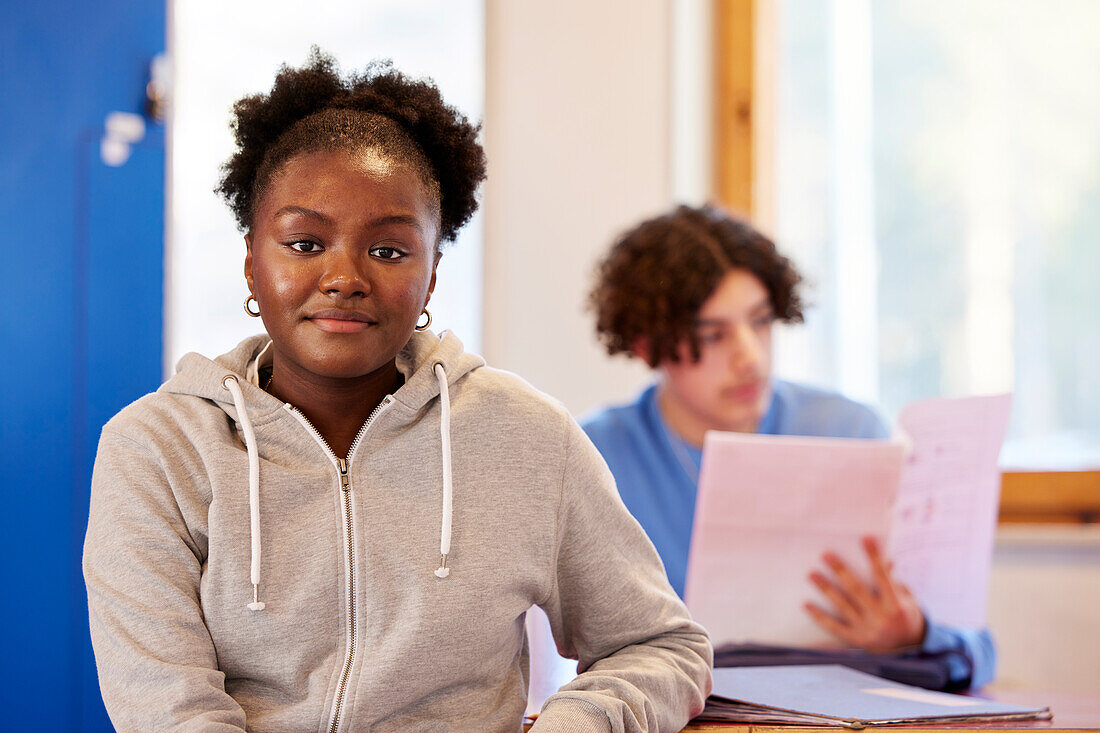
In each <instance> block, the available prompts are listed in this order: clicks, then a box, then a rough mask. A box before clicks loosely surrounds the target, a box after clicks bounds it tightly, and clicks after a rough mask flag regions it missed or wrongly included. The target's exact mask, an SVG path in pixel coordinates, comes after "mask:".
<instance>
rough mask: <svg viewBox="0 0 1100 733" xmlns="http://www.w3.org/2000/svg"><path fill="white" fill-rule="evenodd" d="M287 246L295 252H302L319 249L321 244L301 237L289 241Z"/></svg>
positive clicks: (318, 250) (306, 252)
mask: <svg viewBox="0 0 1100 733" xmlns="http://www.w3.org/2000/svg"><path fill="white" fill-rule="evenodd" d="M287 246H288V247H290V248H291V249H292V250H294V251H295V252H302V253H304V254H308V253H310V252H320V251H321V245H319V244H317V243H316V242H310V241H309V240H306V239H302V240H299V241H297V242H291V243H290V244H288V245H287Z"/></svg>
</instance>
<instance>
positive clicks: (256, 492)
mask: <svg viewBox="0 0 1100 733" xmlns="http://www.w3.org/2000/svg"><path fill="white" fill-rule="evenodd" d="M222 384H223V385H224V386H225V388H226V389H228V390H229V393H230V394H232V395H233V404H234V406H236V408H237V422H239V423H240V424H241V432H243V433H244V445H245V448H246V449H247V450H248V516H249V520H250V526H249V531H250V533H251V535H252V570H251V577H252V603H249V604H248V609H249V610H250V611H262V610H264V605H265V604H264V603H263V602H262V601H260V454H259V452H258V451H257V450H256V433H255V432H253V430H252V421H251V420H249V419H248V412H247V411H246V410H245V409H244V395H243V394H242V393H241V385H240V384H238V383H237V378H236V377H235V376H233V375H232V374H230V375H229V376H227V377H226V378H225V379H223V380H222Z"/></svg>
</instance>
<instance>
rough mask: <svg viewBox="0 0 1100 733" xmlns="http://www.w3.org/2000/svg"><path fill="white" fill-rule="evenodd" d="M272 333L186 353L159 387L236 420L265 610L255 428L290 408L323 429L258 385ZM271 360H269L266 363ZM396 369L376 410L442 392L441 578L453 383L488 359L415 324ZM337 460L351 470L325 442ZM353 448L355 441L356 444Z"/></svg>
mask: <svg viewBox="0 0 1100 733" xmlns="http://www.w3.org/2000/svg"><path fill="white" fill-rule="evenodd" d="M270 346H271V338H270V337H269V336H267V335H261V336H253V337H252V338H249V339H245V340H244V341H243V342H241V343H240V344H239V345H238V346H237V348H235V349H233V350H232V351H230V352H229V353H227V354H223V355H222V356H219V357H218V358H217V359H214V360H213V361H211V360H210V359H207V358H206V357H203V356H200V355H199V354H195V353H190V354H187V355H185V356H184V357H183V358H182V359H180V361H179V364H178V365H177V366H176V375H175V376H174V377H172V379H170V380H169V381H168V382H167V383H165V384H164V386H162V387H161V388H160V391H161V392H165V393H168V394H178V395H190V396H195V397H200V398H202V399H206V400H210V401H212V402H214V403H215V404H217V405H218V406H219V407H220V408H221V409H222V410H224V411H225V413H226V414H227V415H228V416H229V417H230V419H232V420H233V421H234V422H236V423H237V425H238V427H239V430H240V434H241V437H242V439H243V441H244V444H245V449H246V452H247V455H248V500H249V501H248V503H249V535H250V540H251V564H250V565H251V568H250V580H251V583H252V602H251V603H249V604H248V608H249V610H251V611H262V610H264V608H265V605H266V604H264V603H263V602H262V601H261V600H260V582H261V567H262V564H261V553H262V543H261V537H260V534H261V532H260V482H261V476H260V458H259V447H258V445H257V439H256V433H255V431H254V430H253V427H252V422H253V420H254V419H257V418H259V419H263V420H266V419H267V418H268V417H270V416H271V414H272V413H273V412H278V411H279V410H285V411H287V412H288V413H290V414H291V415H293V416H294V418H295V419H297V420H298V421H299V422H301V423H302V425H303V426H304V427H305V428H306V430H307V431H309V432H310V433H312V434H313V435H314V436H315V437H316V438H317V439H318V440H319V442H321V443H324V439H323V437H322V436H321V435H320V433H318V432H317V430H316V428H315V427H314V426H313V425H311V424H310V423H309V421H308V420H307V419H306V417H305V415H303V414H302V413H301V412H300V411H299V410H297V409H295V408H294V406H293V405H291V404H289V403H284V402H281V401H280V400H278V399H276V398H275V397H273V396H272V395H270V394H268V393H267V392H265V391H264V390H263V389H261V388H260V386H259V380H258V378H257V377H258V373H259V370H260V368H261V367H263V366H265V365H266V363H270V360H271V354H270V351H271V350H270ZM265 362H266V363H265ZM396 362H397V369H398V371H399V372H401V374H402V376H404V378H405V383H404V384H403V385H402V386H401V387H400V388H399V389H398V390H397V391H396V392H395V393H394V394H393V395H388V396H387V397H386V398H385V399H384V400H383V401H382V402H381V403H380V404H379V406H378V409H377V410H375V412H374V414H372V416H371V418H369V419H368V422H370V420H371V419H373V417H374V415H377V414H378V412H379V411H380V410H381V409H383V408H384V407H386V406H387V405H389V404H390V403H391V402H400V403H401V404H403V405H404V406H405V407H406V408H408V409H410V410H411V411H413V412H418V411H419V410H420V409H421V408H423V407H424V406H425V405H427V404H428V403H429V402H431V401H432V400H434V399H435V398H436V397H439V398H440V419H439V423H440V424H439V432H440V445H441V449H442V456H441V458H442V465H443V472H442V487H441V489H442V491H441V495H442V509H441V521H440V525H441V526H440V530H439V555H440V557H439V567H438V568H437V569H436V571H435V575H436V577H438V578H446V577H448V575H450V569H449V568H448V567H447V555H448V554H449V553H450V548H451V521H452V517H453V496H454V492H453V487H452V476H451V425H450V414H451V410H450V397H449V392H450V389H449V388H450V385H452V384H454V383H455V382H457V381H459V380H460V379H462V378H463V377H465V376H466V375H467V374H469V373H470V372H471V371H473V370H474V369H478V368H479V367H482V366H484V365H485V360H484V359H482V358H481V357H480V356H476V355H474V354H467V353H466V352H465V351H464V350H463V348H462V342H461V341H459V340H458V337H457V336H454V335H453V334H451V333H450V332H449V331H444V332H443V333H442V334H441V335H440V336H436V335H435V334H433V333H432V332H430V331H417V332H414V333H413V335H412V338H410V339H409V342H408V343H407V344H405V347H404V348H403V349H402V350H401V351H400V352H399V353H398V355H397V359H396ZM325 447H326V449H328V452H329V453H330V456H331V458H332V460H333V462H334V463H335V464H336V465H337V467H338V470H339V471H340V473H341V475H343V476H346V475H347V470H348V469H347V463H346V461H345V460H344V458H343V457H340V456H336V455H335V454H333V453H332V451H331V449H329V448H328V446H327V444H325ZM353 450H354V447H353Z"/></svg>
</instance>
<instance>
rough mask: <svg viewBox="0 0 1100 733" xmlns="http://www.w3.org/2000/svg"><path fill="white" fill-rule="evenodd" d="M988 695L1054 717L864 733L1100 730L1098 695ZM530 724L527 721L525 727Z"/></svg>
mask: <svg viewBox="0 0 1100 733" xmlns="http://www.w3.org/2000/svg"><path fill="white" fill-rule="evenodd" d="M988 697H990V698H992V699H994V700H998V701H1000V702H1007V703H1014V704H1016V705H1027V706H1030V707H1049V708H1050V710H1051V712H1052V713H1054V719H1053V720H1012V721H1007V722H1004V723H973V724H961V723H960V724H956V725H945V724H943V723H938V724H935V725H893V726H878V727H873V728H864V729H863V731H864V733H874V731H876V730H880V729H881V730H885V731H892V730H898V729H902V730H904V731H906V733H959V732H960V731H965V730H996V731H1010V732H1018V733H1034V732H1035V731H1036V730H1044V731H1049V733H1100V697H1097V696H1095V695H1073V694H1062V693H1042V692H1019V691H1012V692H1000V691H998V692H996V693H995V694H992V695H989V696H988ZM530 727H531V726H530V724H529V723H527V722H526V721H525V722H524V726H523V730H524V731H527V730H528V729H529V728H530ZM719 731H724V732H725V733H848V729H847V728H841V727H839V726H835V725H823V726H810V725H772V724H761V723H688V726H687V727H686V728H684V729H683V731H682V732H681V733H704V732H709V733H718V732H719Z"/></svg>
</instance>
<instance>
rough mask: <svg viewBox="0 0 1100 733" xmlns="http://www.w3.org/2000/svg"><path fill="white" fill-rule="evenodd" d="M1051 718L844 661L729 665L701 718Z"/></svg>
mask: <svg viewBox="0 0 1100 733" xmlns="http://www.w3.org/2000/svg"><path fill="white" fill-rule="evenodd" d="M1036 718H1039V719H1047V718H1050V710H1049V708H1029V707H1021V706H1018V705H1007V704H1005V703H999V702H991V701H989V700H982V699H980V698H976V697H964V696H962V695H951V694H948V693H946V692H929V691H928V690H922V689H921V688H919V687H910V686H909V685H902V684H898V683H897V682H890V681H889V680H884V679H881V678H879V677H874V676H872V675H869V674H864V673H863V672H856V671H855V670H852V669H848V668H846V667H841V666H837V665H812V666H801V665H799V666H789V667H726V668H722V669H715V670H714V690H713V691H712V692H711V696H710V697H709V698H707V706H706V708H705V709H704V710H703V713H702V714H701V715H699V716H698V717H697V718H696V720H722V721H731V722H741V723H794V724H802V725H837V726H843V727H846V728H863V727H866V726H873V725H889V724H897V723H919V722H988V721H1000V720H1023V719H1036Z"/></svg>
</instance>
